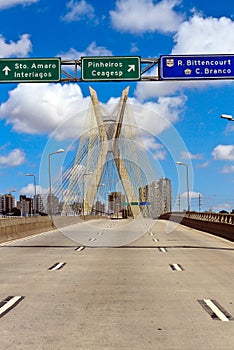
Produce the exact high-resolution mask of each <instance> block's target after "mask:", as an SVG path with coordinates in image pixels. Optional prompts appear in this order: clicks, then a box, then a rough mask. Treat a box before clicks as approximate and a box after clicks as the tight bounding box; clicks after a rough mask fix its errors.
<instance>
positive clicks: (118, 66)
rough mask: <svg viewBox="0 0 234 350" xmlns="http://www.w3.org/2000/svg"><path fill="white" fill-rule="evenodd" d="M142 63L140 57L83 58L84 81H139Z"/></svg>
mask: <svg viewBox="0 0 234 350" xmlns="http://www.w3.org/2000/svg"><path fill="white" fill-rule="evenodd" d="M140 68H141V62H140V57H138V56H127V57H122V56H99V57H82V58H81V71H82V80H83V81H116V80H119V81H121V80H139V79H140V77H141V72H140Z"/></svg>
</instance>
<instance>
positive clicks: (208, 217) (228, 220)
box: [167, 211, 234, 225]
mask: <svg viewBox="0 0 234 350" xmlns="http://www.w3.org/2000/svg"><path fill="white" fill-rule="evenodd" d="M167 214H170V215H179V216H182V217H186V218H189V219H195V220H201V221H209V222H218V223H223V224H230V225H234V214H226V213H210V212H196V211H191V212H172V213H167Z"/></svg>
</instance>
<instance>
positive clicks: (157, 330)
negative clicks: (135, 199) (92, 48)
mask: <svg viewBox="0 0 234 350" xmlns="http://www.w3.org/2000/svg"><path fill="white" fill-rule="evenodd" d="M124 227H125V228H128V229H129V231H130V232H134V230H137V229H139V232H136V234H137V235H138V236H140V235H142V234H143V233H144V235H143V236H142V237H140V238H139V239H137V240H135V241H133V242H130V243H129V245H128V246H124V247H119V248H107V247H104V248H94V247H93V246H92V247H90V246H89V247H85V249H83V248H82V249H81V248H79V247H80V245H78V244H77V242H74V241H72V240H70V239H68V237H67V236H65V235H64V234H62V233H60V232H59V231H53V232H48V233H45V234H41V235H38V236H35V237H31V238H28V239H23V240H19V241H15V242H12V243H7V244H5V245H0V253H1V255H0V281H1V290H0V302H1V301H4V300H5V299H6V298H7V297H8V296H11V297H13V296H22V297H24V298H23V299H22V300H20V301H19V302H18V304H17V305H15V307H13V308H12V309H11V310H10V311H9V312H7V313H5V314H4V313H3V315H2V317H1V318H0V324H1V342H0V349H4V350H5V349H14V350H18V349H22V350H29V349H30V350H31V349H40V350H41V349H42V350H44V349H46V350H47V349H53V350H54V349H55V350H60V349H63V350H64V349H66V350H67V349H68V350H69V349H71V350H73V349H79V350H80V349H81V350H101V349H102V350H103V349H108V350H116V349H128V350H129V349H134V350H138V349H141V350H142V349H147V350H148V349H149V350H151V349H152V350H155V349H160V350H161V349H163V350H174V349H178V350H183V349H184V350H190V349H191V350H194V349H199V350H203V349H204V350H216V349H217V350H233V344H234V321H233V320H232V317H234V292H233V291H234V279H233V266H234V244H233V243H230V242H227V241H224V240H221V239H219V238H216V237H213V236H211V235H208V234H205V233H202V232H199V231H196V230H194V229H191V228H186V227H184V226H181V225H177V224H176V223H168V222H166V221H155V222H154V225H153V226H152V223H149V222H144V223H141V225H140V224H139V223H138V225H135V223H134V222H133V223H132V224H131V223H129V224H128V225H125V224H124V220H119V221H117V220H113V222H112V221H105V220H103V221H102V220H101V221H99V223H95V224H93V225H91V226H90V224H88V225H87V224H86V225H85V224H84V223H83V224H82V225H81V226H80V228H81V229H82V230H81V231H82V232H83V234H84V236H86V239H87V242H89V243H90V242H91V241H89V239H90V238H93V237H96V241H97V242H98V240H99V239H100V243H97V242H96V244H100V246H101V245H102V244H103V242H104V243H106V242H107V239H106V238H105V235H106V236H107V237H115V238H116V232H121V234H122V232H123V231H124ZM73 228H74V229H75V228H76V229H77V227H75V226H74V227H73ZM142 230H144V232H142ZM101 231H104V233H103V235H99V234H98V233H99V232H101ZM69 232H70V234H71V231H69ZM103 236H104V238H103ZM101 241H102V242H101ZM115 242H116V241H115ZM94 243H95V241H93V242H91V244H94ZM77 248H78V250H77ZM59 263H60V265H56V264H59ZM53 266H54V269H53ZM56 266H60V267H61V268H60V269H56ZM51 268H52V269H51ZM13 302H14V300H12V303H13ZM5 305H7V301H5ZM13 306H14V305H13ZM209 306H211V307H213V310H214V311H216V313H217V314H215V313H214V311H212V309H210V308H209ZM1 308H2V304H1V303H0V312H1ZM210 310H211V311H210ZM209 312H210V313H209ZM212 313H213V317H215V318H212V317H211V315H210V314H212ZM215 315H218V316H215ZM0 316H1V315H0Z"/></svg>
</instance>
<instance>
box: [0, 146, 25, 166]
mask: <svg viewBox="0 0 234 350" xmlns="http://www.w3.org/2000/svg"><path fill="white" fill-rule="evenodd" d="M24 162H25V153H24V152H23V151H21V150H20V149H18V148H15V149H13V150H12V151H11V152H9V153H8V154H7V155H6V156H0V166H4V167H13V166H18V165H21V164H23V163H24Z"/></svg>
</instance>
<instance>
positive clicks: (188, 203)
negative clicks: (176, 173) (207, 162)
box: [176, 162, 190, 212]
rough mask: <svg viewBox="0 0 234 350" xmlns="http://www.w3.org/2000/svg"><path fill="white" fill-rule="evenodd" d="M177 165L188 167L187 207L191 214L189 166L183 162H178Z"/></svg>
mask: <svg viewBox="0 0 234 350" xmlns="http://www.w3.org/2000/svg"><path fill="white" fill-rule="evenodd" d="M176 164H177V165H183V166H185V167H186V184H187V206H188V212H190V199H189V176H188V164H185V163H182V162H176Z"/></svg>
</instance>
